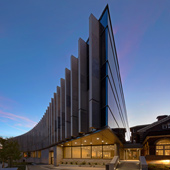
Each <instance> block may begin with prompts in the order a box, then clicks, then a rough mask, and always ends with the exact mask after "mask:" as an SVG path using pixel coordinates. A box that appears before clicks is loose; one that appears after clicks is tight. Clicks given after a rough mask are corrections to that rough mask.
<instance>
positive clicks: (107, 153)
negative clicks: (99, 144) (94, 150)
mask: <svg viewBox="0 0 170 170" xmlns="http://www.w3.org/2000/svg"><path fill="white" fill-rule="evenodd" d="M113 157H114V146H113V145H107V146H103V158H104V159H111V158H113Z"/></svg>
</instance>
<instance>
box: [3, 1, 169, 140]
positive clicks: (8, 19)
mask: <svg viewBox="0 0 170 170" xmlns="http://www.w3.org/2000/svg"><path fill="white" fill-rule="evenodd" d="M107 3H108V4H109V8H110V13H111V19H112V24H113V31H114V34H115V42H116V48H117V53H118V59H119V65H120V72H121V77H122V84H123V90H124V95H125V101H126V107H127V113H128V119H129V125H130V126H134V125H137V124H148V123H151V122H153V121H155V120H156V119H155V118H156V117H157V116H158V115H161V114H167V115H170V76H169V74H170V33H169V30H170V1H169V0H162V1H161V0H149V1H148V0H139V1H136V0H127V1H124V0H86V1H80V0H71V1H70V0H63V1H59V0H58V1H57V0H50V1H48V0H29V1H26V0H15V1H12V0H1V1H0V136H4V137H11V136H17V135H20V134H23V133H25V132H27V131H28V130H30V129H31V128H32V127H33V126H34V125H35V124H36V123H37V122H38V121H39V120H40V119H41V117H42V116H43V114H44V112H45V110H46V108H47V106H48V104H49V102H50V100H51V97H53V93H54V92H55V91H56V86H57V85H60V78H64V70H65V68H66V67H67V68H70V56H71V55H74V56H76V57H77V54H78V39H79V37H81V38H82V39H84V40H87V38H88V31H89V20H88V18H89V16H90V14H91V13H93V15H94V16H96V18H99V17H100V15H101V13H102V11H103V9H104V7H105V6H106V4H107Z"/></svg>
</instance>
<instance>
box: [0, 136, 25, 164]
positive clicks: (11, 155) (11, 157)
mask: <svg viewBox="0 0 170 170" xmlns="http://www.w3.org/2000/svg"><path fill="white" fill-rule="evenodd" d="M0 143H1V145H2V149H1V150H0V159H1V160H2V162H3V164H4V162H5V161H8V166H9V167H11V166H12V163H13V161H16V160H19V159H21V157H22V156H21V152H20V149H19V144H18V142H17V141H16V140H14V139H13V138H9V139H3V138H1V137H0Z"/></svg>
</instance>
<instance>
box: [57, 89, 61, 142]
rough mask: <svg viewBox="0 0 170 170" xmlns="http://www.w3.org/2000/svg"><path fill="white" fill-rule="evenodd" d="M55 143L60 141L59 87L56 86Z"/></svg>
mask: <svg viewBox="0 0 170 170" xmlns="http://www.w3.org/2000/svg"><path fill="white" fill-rule="evenodd" d="M57 117H58V118H57V142H59V141H60V87H58V86H57Z"/></svg>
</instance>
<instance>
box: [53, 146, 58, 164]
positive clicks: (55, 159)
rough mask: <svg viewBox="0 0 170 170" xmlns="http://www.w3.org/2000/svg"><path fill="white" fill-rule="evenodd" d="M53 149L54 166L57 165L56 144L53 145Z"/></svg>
mask: <svg viewBox="0 0 170 170" xmlns="http://www.w3.org/2000/svg"><path fill="white" fill-rule="evenodd" d="M53 150H54V166H57V146H54V147H53Z"/></svg>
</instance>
